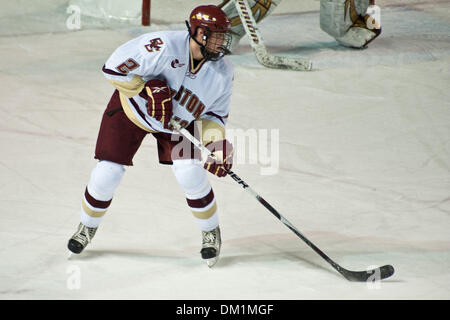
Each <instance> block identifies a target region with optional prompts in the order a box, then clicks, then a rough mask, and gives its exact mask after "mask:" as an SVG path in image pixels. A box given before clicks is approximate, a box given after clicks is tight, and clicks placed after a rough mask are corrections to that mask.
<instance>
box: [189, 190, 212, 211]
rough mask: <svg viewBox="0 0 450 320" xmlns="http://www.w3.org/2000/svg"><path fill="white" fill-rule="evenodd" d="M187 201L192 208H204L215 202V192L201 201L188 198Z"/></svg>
mask: <svg viewBox="0 0 450 320" xmlns="http://www.w3.org/2000/svg"><path fill="white" fill-rule="evenodd" d="M186 201H187V203H188V206H189V207H191V208H200V209H201V208H204V207H206V206H207V205H208V204H210V203H211V202H213V201H214V192H213V190H212V189H211V191H210V192H209V193H208V194H207V195H206V196H205V197H203V198H200V199H188V198H186Z"/></svg>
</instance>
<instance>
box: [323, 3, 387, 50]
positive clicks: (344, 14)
mask: <svg viewBox="0 0 450 320" xmlns="http://www.w3.org/2000/svg"><path fill="white" fill-rule="evenodd" d="M369 4H370V3H369V0H320V28H321V29H322V30H323V31H325V32H326V33H328V34H329V35H330V36H332V37H334V38H335V39H336V40H337V41H338V42H339V43H340V44H341V45H344V46H347V47H353V48H362V47H365V46H366V45H367V44H368V43H369V42H371V41H372V40H373V39H375V38H376V37H377V36H378V35H379V34H380V33H381V26H379V28H378V29H373V27H372V26H371V29H372V30H370V29H369V27H368V26H367V19H368V18H369V15H368V14H366V12H367V9H368V8H369Z"/></svg>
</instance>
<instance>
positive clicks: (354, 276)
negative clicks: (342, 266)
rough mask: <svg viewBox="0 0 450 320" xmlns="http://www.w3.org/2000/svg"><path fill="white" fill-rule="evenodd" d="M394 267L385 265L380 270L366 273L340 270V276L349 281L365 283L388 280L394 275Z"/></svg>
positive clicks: (376, 269)
mask: <svg viewBox="0 0 450 320" xmlns="http://www.w3.org/2000/svg"><path fill="white" fill-rule="evenodd" d="M394 271H395V270H394V267H393V266H391V265H385V266H382V267H380V268H375V269H371V270H367V271H349V270H342V272H341V273H342V275H343V276H344V277H345V278H346V279H347V280H349V281H355V282H367V281H375V280H383V279H386V278H389V277H390V276H392V275H393V274H394Z"/></svg>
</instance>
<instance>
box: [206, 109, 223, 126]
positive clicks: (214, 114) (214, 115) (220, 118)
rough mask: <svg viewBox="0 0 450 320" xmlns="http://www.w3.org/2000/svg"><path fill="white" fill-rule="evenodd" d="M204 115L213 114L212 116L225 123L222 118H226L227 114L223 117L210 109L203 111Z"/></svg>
mask: <svg viewBox="0 0 450 320" xmlns="http://www.w3.org/2000/svg"><path fill="white" fill-rule="evenodd" d="M205 115H208V116H213V117H215V118H217V119H219V120H220V121H221V122H222V123H223V124H225V121H223V119H226V118H228V115H226V116H225V117H221V116H219V115H218V114H217V113H214V112H212V111H210V112H207V113H205Z"/></svg>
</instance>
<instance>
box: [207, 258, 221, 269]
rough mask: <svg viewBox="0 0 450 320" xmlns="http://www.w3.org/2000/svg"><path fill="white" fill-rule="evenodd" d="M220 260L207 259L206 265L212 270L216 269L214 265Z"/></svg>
mask: <svg viewBox="0 0 450 320" xmlns="http://www.w3.org/2000/svg"><path fill="white" fill-rule="evenodd" d="M218 260H219V258H218V257H215V258H211V259H206V264H207V265H208V267H210V268H212V267H214V265H215V264H216V263H217V261H218Z"/></svg>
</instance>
